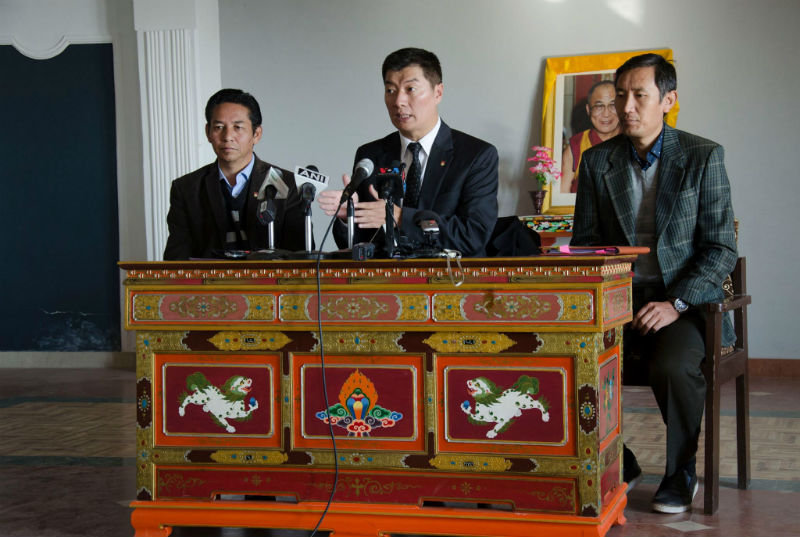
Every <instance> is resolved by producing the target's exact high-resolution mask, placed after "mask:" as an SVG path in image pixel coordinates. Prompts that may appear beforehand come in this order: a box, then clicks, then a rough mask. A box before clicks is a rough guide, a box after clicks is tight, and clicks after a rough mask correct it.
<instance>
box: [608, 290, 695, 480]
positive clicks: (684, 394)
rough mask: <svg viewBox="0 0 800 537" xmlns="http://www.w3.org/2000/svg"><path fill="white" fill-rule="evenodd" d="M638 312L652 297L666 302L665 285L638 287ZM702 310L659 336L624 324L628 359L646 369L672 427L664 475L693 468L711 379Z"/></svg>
mask: <svg viewBox="0 0 800 537" xmlns="http://www.w3.org/2000/svg"><path fill="white" fill-rule="evenodd" d="M633 299H634V300H633V308H634V315H635V314H636V312H637V311H639V309H640V308H641V307H642V306H644V305H645V304H647V303H648V302H652V301H662V300H666V299H667V297H666V296H665V295H664V292H663V290H662V289H659V288H638V287H634V292H633ZM704 322H705V321H704V318H703V314H702V313H701V312H700V311H697V310H696V309H694V308H691V309H690V310H689V311H687V312H685V313H682V314H681V316H680V317H679V318H678V320H676V321H675V322H674V323H672V324H670V325H668V326H665V327H664V328H662V329H661V330H659V331H658V332H656V333H655V334H648V335H645V336H643V335H641V334H639V333H638V332H637V331H635V330H633V329H632V328H630V326H628V327H626V328H625V335H624V339H623V346H624V348H625V359H626V360H627V359H628V357H629V355H630V356H631V357H632V358H638V359H640V360H641V361H642V363H643V365H645V366H646V368H647V373H648V381H649V384H650V387H651V388H652V389H653V394H654V395H655V398H656V401H657V402H658V408H659V410H660V411H661V417H662V419H663V420H664V424H665V425H666V426H667V465H666V468H665V475H668V476H669V475H672V474H674V473H675V472H676V471H678V470H680V469H682V468H689V467H691V468H692V469H694V464H695V455H696V453H697V441H698V438H699V436H700V422H701V421H702V419H703V408H704V406H705V396H706V381H705V377H704V376H703V372H702V370H701V368H700V367H701V364H702V362H703V358H704V357H705V324H704Z"/></svg>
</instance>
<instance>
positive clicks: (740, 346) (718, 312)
mask: <svg viewBox="0 0 800 537" xmlns="http://www.w3.org/2000/svg"><path fill="white" fill-rule="evenodd" d="M745 260H746V259H745V258H744V257H740V258H739V259H738V260H737V262H736V267H735V268H734V269H733V272H732V273H731V277H730V282H727V281H726V285H725V294H726V298H725V300H724V301H723V302H718V303H712V304H706V305H705V308H706V312H707V317H706V359H705V361H704V362H703V374H704V375H705V377H706V410H705V416H706V431H705V483H704V501H703V512H704V513H705V514H707V515H712V514H714V513H715V512H716V511H717V508H718V507H719V421H720V391H721V388H722V385H723V384H724V383H726V382H728V381H729V380H731V379H736V461H737V474H738V483H737V485H738V487H739V488H740V489H747V488H748V487H749V486H750V414H749V413H750V402H749V393H750V392H749V381H748V378H749V377H748V373H747V362H748V347H747V306H748V305H749V304H750V303H751V298H750V295H748V294H747V279H746V263H745ZM728 312H733V327H734V331H735V333H736V343H735V344H734V346H733V347H727V348H725V347H722V318H723V316H724V315H726V314H728Z"/></svg>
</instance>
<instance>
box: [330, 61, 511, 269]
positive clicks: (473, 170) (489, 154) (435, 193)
mask: <svg viewBox="0 0 800 537" xmlns="http://www.w3.org/2000/svg"><path fill="white" fill-rule="evenodd" d="M381 74H382V76H383V83H384V101H385V104H386V109H387V111H388V112H389V119H390V121H391V122H392V124H393V125H394V126H395V127H396V128H397V132H394V133H392V134H390V135H388V136H386V137H385V138H382V139H380V140H375V141H373V142H370V143H368V144H366V145H363V146H361V147H359V148H358V151H356V158H355V161H356V162H358V161H360V160H361V159H363V158H369V159H370V160H371V161H372V162H373V163H374V165H375V167H388V166H389V165H391V164H392V163H393V162H398V161H402V162H403V163H404V164H405V194H404V197H403V200H402V203H401V204H400V203H398V204H397V205H396V206H395V207H394V221H395V222H396V226H397V228H399V231H400V233H401V234H403V235H405V236H406V237H407V238H408V239H410V240H411V241H417V242H419V241H422V239H423V233H422V230H421V229H420V228H419V227H418V226H417V225H416V224H415V223H414V220H415V216H416V215H417V213H418V212H419V211H433V212H434V213H436V214H437V215H438V216H439V225H440V237H441V242H442V246H443V247H444V248H449V249H454V250H459V251H460V252H461V253H462V254H463V255H465V256H480V255H483V254H485V248H486V243H487V242H488V240H489V237H490V235H491V233H492V230H493V228H494V225H495V221H496V220H497V163H498V159H497V150H496V149H495V148H494V146H492V145H490V144H488V143H486V142H484V141H482V140H479V139H477V138H475V137H473V136H470V135H468V134H465V133H463V132H460V131H457V130H453V129H451V128H450V127H448V126H447V125H446V124H445V123H444V122H443V121H442V120H441V118H440V117H439V112H438V105H439V103H440V102H441V100H442V92H443V89H444V86H443V85H442V69H441V66H440V64H439V60H438V58H437V57H436V55H435V54H433V53H432V52H428V51H426V50H422V49H417V48H405V49H401V50H398V51H396V52H393V53H391V54H389V56H387V57H386V59H385V60H384V62H383V67H382V70H381ZM343 181H344V183H345V186H346V185H347V184H348V183H349V181H350V179H349V177H348V176H346V175H345V176H344V178H343ZM340 196H341V191H325V192H323V193H322V194H321V195H320V197H319V204H320V206H321V207H322V209H323V210H324V211H325V213H326V214H328V215H329V216H332V215H333V214H334V213H336V214H337V215H338V216H339V217H340V220H339V223H338V224H337V228H335V231H334V233H335V236H336V241H337V243H338V244H339V246H340V247H344V246H346V243H347V237H346V233H345V226H344V224H343V221H342V220H341V219H343V218H344V217H345V208H344V207H339V198H340ZM354 199H355V200H356V204H355V222H356V224H357V228H358V229H356V232H355V238H354V242H366V241H372V242H374V243H376V244H378V245H381V244H384V235H383V230H382V229H381V226H383V225H384V224H385V222H386V206H385V202H384V201H383V200H381V199H379V196H378V193H377V191H376V190H375V186H374V184H372V183H370V182H368V181H365V182H364V183H362V185H361V186H360V187H359V189H358V191H357V194H356V196H354ZM337 211H338V212H337Z"/></svg>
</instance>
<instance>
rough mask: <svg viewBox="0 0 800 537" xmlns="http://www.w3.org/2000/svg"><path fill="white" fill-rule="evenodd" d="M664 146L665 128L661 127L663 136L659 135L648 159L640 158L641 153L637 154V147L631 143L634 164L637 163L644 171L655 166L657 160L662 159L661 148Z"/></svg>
mask: <svg viewBox="0 0 800 537" xmlns="http://www.w3.org/2000/svg"><path fill="white" fill-rule="evenodd" d="M663 145H664V127H663V126H662V127H661V134H659V135H658V138H656V143H654V144H653V147H651V148H650V151H648V152H647V155H646V157H647V158H646V159H643V158H642V157H640V156H639V153H637V152H636V147H634V145H633V142H631V154H632V155H633V160H634V162H637V163H638V164H639V166H641V167H642V170H647V168H649V167H650V166H652V165H653V164H655V162H656V160H658V159H659V158H661V148H662V146H663Z"/></svg>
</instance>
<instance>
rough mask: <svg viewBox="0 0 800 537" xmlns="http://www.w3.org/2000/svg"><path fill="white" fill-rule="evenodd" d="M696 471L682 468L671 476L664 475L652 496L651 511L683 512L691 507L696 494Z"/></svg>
mask: <svg viewBox="0 0 800 537" xmlns="http://www.w3.org/2000/svg"><path fill="white" fill-rule="evenodd" d="M697 488H698V484H697V472H695V471H694V469H692V468H689V469H686V468H683V469H681V470H678V471H677V472H675V473H674V474H673V475H671V476H664V479H662V480H661V484H660V485H659V486H658V490H657V491H656V495H655V496H653V503H652V506H653V511H656V512H658V513H683V512H684V511H688V510H689V509H691V508H692V500H694V495H695V494H697Z"/></svg>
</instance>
